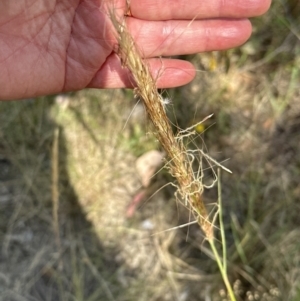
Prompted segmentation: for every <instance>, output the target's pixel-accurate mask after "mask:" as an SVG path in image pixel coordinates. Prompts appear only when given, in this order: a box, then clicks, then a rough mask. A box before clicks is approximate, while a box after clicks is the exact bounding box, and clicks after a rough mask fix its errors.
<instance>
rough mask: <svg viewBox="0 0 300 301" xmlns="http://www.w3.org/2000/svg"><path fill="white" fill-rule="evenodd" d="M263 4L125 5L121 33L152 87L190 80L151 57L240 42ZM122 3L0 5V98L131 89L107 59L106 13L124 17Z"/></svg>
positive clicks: (184, 69) (110, 53)
mask: <svg viewBox="0 0 300 301" xmlns="http://www.w3.org/2000/svg"><path fill="white" fill-rule="evenodd" d="M270 1H271V0H243V1H237V0H209V1H207V0H197V1H188V0H177V1H174V0H160V1H159V0H131V1H130V12H131V16H130V17H126V22H127V26H128V29H129V31H130V33H131V34H132V36H133V37H134V39H135V42H136V44H137V46H138V47H139V48H140V49H141V51H142V53H143V54H144V57H145V58H146V59H147V60H148V63H149V65H150V68H151V70H152V72H153V74H154V76H155V74H158V73H159V74H160V76H159V78H158V81H157V85H158V87H160V88H162V87H175V86H180V85H183V84H186V83H188V82H190V81H191V80H192V79H193V77H194V75H195V69H194V67H193V66H192V65H191V64H190V63H189V62H185V61H182V60H176V59H166V58H162V59H161V58H159V57H161V56H162V57H165V56H174V55H180V54H191V53H197V52H203V51H211V50H221V49H227V48H231V47H236V46H239V45H241V44H242V43H244V42H245V41H246V40H247V39H248V38H249V36H250V34H251V24H250V22H249V21H248V19H247V18H249V17H253V16H257V15H260V14H262V13H264V12H265V11H266V10H267V9H268V7H269V5H270ZM125 2H126V1H125V0H110V1H109V0H82V1H79V0H31V1H27V0H19V1H11V0H2V1H1V2H0V70H1V71H0V100H1V99H2V100H4V99H21V98H28V97H35V96H39V95H47V94H54V93H60V92H66V91H72V90H80V89H83V88H87V87H90V88H121V87H131V86H132V82H131V80H130V76H129V74H128V71H127V70H126V69H125V68H122V65H121V63H120V60H119V58H118V56H117V55H116V53H115V50H116V38H115V36H114V29H113V25H112V24H111V22H110V20H109V17H108V16H109V13H108V8H109V9H114V10H115V11H116V13H117V14H118V15H120V16H122V15H124V14H125V13H126V3H125Z"/></svg>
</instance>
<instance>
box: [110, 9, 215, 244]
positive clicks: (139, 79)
mask: <svg viewBox="0 0 300 301" xmlns="http://www.w3.org/2000/svg"><path fill="white" fill-rule="evenodd" d="M110 18H111V20H112V23H113V24H114V26H115V29H116V31H117V39H118V43H119V55H120V57H121V59H122V60H123V62H124V65H125V67H127V68H128V69H129V70H130V72H131V74H132V76H133V79H134V81H135V84H136V88H135V96H136V97H138V98H141V99H142V100H143V102H144V104H145V107H146V111H147V113H148V116H149V118H150V120H151V121H152V123H153V125H154V127H155V130H156V136H157V138H158V140H159V142H160V143H161V145H162V147H163V148H164V150H165V152H166V154H167V157H168V159H169V163H168V168H169V170H170V173H171V174H172V175H173V176H174V177H175V178H176V179H177V181H178V184H179V192H180V195H181V196H182V197H183V199H184V200H186V202H187V203H188V204H189V205H190V206H191V208H192V210H193V213H194V215H195V217H196V219H197V221H198V223H199V225H200V226H201V227H202V229H203V231H204V232H205V235H206V237H207V238H209V239H210V238H212V237H213V227H212V224H211V223H210V222H209V220H208V214H207V210H206V208H205V205H204V203H203V200H202V197H201V194H202V191H203V185H202V183H201V181H200V179H197V178H195V177H194V173H193V169H192V161H193V158H191V157H190V155H188V152H187V150H186V148H185V146H184V143H183V142H182V139H178V137H175V135H174V134H173V131H172V128H171V125H170V123H169V119H168V117H167V115H166V112H165V108H164V104H163V98H162V96H161V95H160V94H159V93H158V91H157V87H156V81H155V79H154V78H153V76H152V75H151V72H150V69H149V66H148V65H147V64H146V62H145V61H144V60H143V59H142V56H141V53H140V51H139V50H138V49H137V47H136V45H135V43H134V41H133V39H132V37H131V35H130V33H129V32H128V30H127V29H126V25H125V23H124V22H120V21H119V20H117V18H116V16H115V14H114V13H113V12H111V13H110ZM179 138H180V137H179Z"/></svg>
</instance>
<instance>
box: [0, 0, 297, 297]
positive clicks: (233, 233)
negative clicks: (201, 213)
mask: <svg viewBox="0 0 300 301" xmlns="http://www.w3.org/2000/svg"><path fill="white" fill-rule="evenodd" d="M299 16H300V5H299V2H298V1H294V0H285V1H279V0H277V1H274V3H273V5H272V8H271V11H270V12H269V13H268V14H267V15H265V16H263V17H261V18H257V19H255V20H253V26H254V34H253V36H252V38H251V40H250V41H249V42H248V43H246V44H245V45H244V46H242V47H241V48H238V49H233V50H229V51H224V52H213V53H206V54H197V55H193V56H189V57H187V59H189V60H190V61H192V62H193V63H194V64H195V65H196V67H197V69H198V70H199V72H198V75H197V78H196V79H195V80H194V81H193V82H192V83H191V84H190V85H187V86H185V87H182V88H178V89H174V90H168V91H163V93H165V94H166V95H168V97H170V98H171V100H172V103H171V104H170V105H169V106H168V111H169V115H170V118H171V120H172V121H173V123H174V124H176V125H177V126H179V127H181V128H186V127H189V126H191V125H193V124H194V123H196V122H198V121H200V120H202V119H203V118H205V117H206V116H208V115H209V114H211V113H214V116H213V118H211V119H209V120H207V121H206V122H205V123H204V125H203V127H201V128H197V131H198V134H199V137H198V139H199V141H200V142H201V144H198V145H196V147H202V148H204V149H205V151H207V152H208V153H209V154H210V156H212V157H213V158H215V159H217V160H218V161H219V162H223V164H224V165H225V166H226V167H228V168H229V169H231V170H232V171H233V175H229V174H223V176H222V196H223V204H224V209H223V211H224V219H225V227H226V234H227V248H228V264H229V270H228V273H229V276H230V280H231V281H232V283H233V285H234V289H235V292H236V295H237V296H238V298H239V300H249V301H250V300H261V301H267V300H272V301H277V300H285V301H286V300H289V301H297V300H300V284H299V283H300V230H299V224H300V218H299V214H298V212H299V209H300V208H299V207H300V202H299V201H300V200H299V195H300V89H299V88H300V84H299V83H300V81H299V79H300V47H299V45H300V42H299V37H300V25H299V24H300V22H299V21H300V19H299ZM133 108H134V109H133ZM129 117H130V118H129ZM124 125H126V126H124ZM0 138H1V139H0V208H1V210H0V241H1V253H0V300H1V301H2V300H3V301H19V300H22V301H23V300H26V301H29V300H30V301H31V300H32V301H36V300H43V301H44V300H45V301H46V300H49V301H52V300H62V301H69V300H76V301H81V300H85V301H93V300H117V301H125V300H128V301H130V300H132V301H134V300H139V301H140V300H147V301H148V300H153V301H154V300H155V301H158V300H179V301H185V300H195V301H196V300H203V301H208V300H216V301H219V300H220V301H221V300H227V297H226V293H225V291H224V285H223V283H222V280H221V276H220V274H219V273H218V270H217V266H216V263H215V262H214V260H213V258H212V255H211V252H210V250H209V248H208V247H207V245H206V243H205V242H204V241H203V237H202V234H201V231H200V229H199V227H198V226H197V225H191V226H190V227H188V228H182V229H177V230H175V231H171V232H165V233H161V234H156V235H153V236H151V234H153V233H157V232H159V231H162V230H165V229H168V228H171V227H174V226H177V225H180V224H184V223H187V222H188V221H189V220H190V215H189V212H187V211H186V210H184V208H183V207H182V206H181V205H180V204H179V203H178V202H176V199H175V196H174V190H173V188H172V187H171V186H170V185H168V186H166V187H165V188H164V189H161V190H158V188H159V187H162V186H164V185H165V184H167V183H168V182H169V181H171V180H172V179H171V178H170V177H169V176H168V175H167V173H166V172H165V171H162V172H161V173H159V174H157V175H156V176H155V177H154V178H153V180H152V183H151V184H150V186H149V187H147V188H146V189H145V188H142V187H141V179H140V178H139V177H138V175H137V171H136V167H135V165H136V160H137V158H138V157H139V156H141V155H143V154H145V153H147V152H148V151H150V150H160V148H159V145H158V143H157V141H156V139H155V138H154V136H153V135H152V128H151V125H150V124H149V122H148V121H147V120H146V115H145V112H144V110H143V106H142V104H140V103H137V102H136V100H134V98H133V94H132V91H129V90H126V91H123V90H113V91H112V90H111V91H108V90H107V91H106V90H103V91H95V90H86V91H80V92H76V93H70V94H67V95H57V96H51V97H43V98H39V99H28V100H25V101H18V102H17V101H16V102H2V103H0ZM56 169H57V171H56ZM57 176H58V180H57V179H56V177H57ZM211 179H212V174H211V173H210V172H209V171H208V172H207V173H205V177H204V182H205V183H206V182H207V183H209V182H210V181H211ZM141 191H143V193H144V195H145V197H144V201H142V202H141V203H140V204H139V206H138V207H137V208H135V211H134V214H132V216H131V217H128V214H127V212H128V208H129V207H130V205H131V204H132V202H133V200H134V198H135V196H136V195H137V194H138V193H139V192H141ZM154 192H157V193H156V194H155V195H154V196H153V197H151V198H150V196H152V195H153V193H154ZM204 197H205V200H206V202H207V204H208V205H209V204H211V203H215V202H216V200H217V191H216V189H215V188H214V189H211V190H207V191H205V193H204ZM148 199H149V200H148Z"/></svg>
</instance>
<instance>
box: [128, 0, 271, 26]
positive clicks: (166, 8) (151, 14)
mask: <svg viewBox="0 0 300 301" xmlns="http://www.w3.org/2000/svg"><path fill="white" fill-rule="evenodd" d="M270 4H271V0H196V1H189V0H130V3H129V6H130V12H131V15H132V16H133V17H136V18H139V19H145V20H155V21H159V20H172V19H177V20H178V19H180V20H191V19H210V18H220V17H221V18H238V19H240V18H250V17H254V16H258V15H261V14H263V13H265V12H266V11H267V10H268V8H269V7H270Z"/></svg>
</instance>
